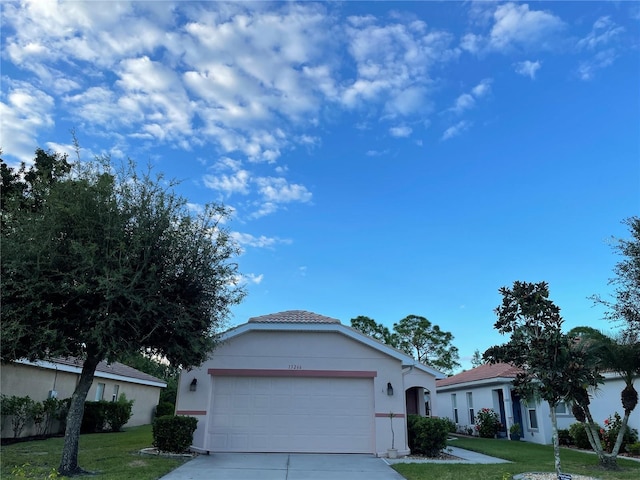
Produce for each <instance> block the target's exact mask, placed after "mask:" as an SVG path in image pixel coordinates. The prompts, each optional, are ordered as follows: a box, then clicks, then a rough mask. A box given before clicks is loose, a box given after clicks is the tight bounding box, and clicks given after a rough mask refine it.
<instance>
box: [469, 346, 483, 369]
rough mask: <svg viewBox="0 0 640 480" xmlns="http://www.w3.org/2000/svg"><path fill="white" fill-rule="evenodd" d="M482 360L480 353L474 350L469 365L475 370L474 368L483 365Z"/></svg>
mask: <svg viewBox="0 0 640 480" xmlns="http://www.w3.org/2000/svg"><path fill="white" fill-rule="evenodd" d="M484 363H485V362H484V359H483V358H482V354H481V353H480V350H478V349H477V348H476V350H475V351H474V352H473V356H472V357H471V365H472V366H473V367H474V368H475V367H479V366H480V365H483V364H484Z"/></svg>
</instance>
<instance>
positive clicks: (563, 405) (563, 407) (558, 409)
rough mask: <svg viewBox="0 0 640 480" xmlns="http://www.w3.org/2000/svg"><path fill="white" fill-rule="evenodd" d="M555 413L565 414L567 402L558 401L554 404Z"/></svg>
mask: <svg viewBox="0 0 640 480" xmlns="http://www.w3.org/2000/svg"><path fill="white" fill-rule="evenodd" d="M556 413H557V414H558V415H566V414H567V404H566V403H564V402H560V403H558V405H556Z"/></svg>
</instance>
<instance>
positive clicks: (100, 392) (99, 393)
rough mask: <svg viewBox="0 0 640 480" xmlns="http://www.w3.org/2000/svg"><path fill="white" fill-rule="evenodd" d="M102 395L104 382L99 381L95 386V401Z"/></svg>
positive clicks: (100, 398)
mask: <svg viewBox="0 0 640 480" xmlns="http://www.w3.org/2000/svg"><path fill="white" fill-rule="evenodd" d="M103 397H104V383H99V384H98V386H97V387H96V402H99V401H100V400H102V398H103Z"/></svg>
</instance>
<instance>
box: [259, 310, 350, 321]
mask: <svg viewBox="0 0 640 480" xmlns="http://www.w3.org/2000/svg"><path fill="white" fill-rule="evenodd" d="M249 323H340V320H338V319H336V318H331V317H325V316H324V315H318V314H317V313H313V312H307V311H305V310H287V311H286V312H279V313H270V314H269V315H262V316H260V317H251V318H250V319H249Z"/></svg>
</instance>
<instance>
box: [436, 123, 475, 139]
mask: <svg viewBox="0 0 640 480" xmlns="http://www.w3.org/2000/svg"><path fill="white" fill-rule="evenodd" d="M470 126H471V124H470V123H469V122H467V121H466V120H461V121H459V122H458V123H456V124H455V125H452V126H451V127H449V128H447V129H446V130H445V131H444V133H443V134H442V137H441V140H449V139H450V138H453V137H457V136H458V135H460V134H461V133H462V132H464V131H465V130H467V129H468V128H469V127H470Z"/></svg>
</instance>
